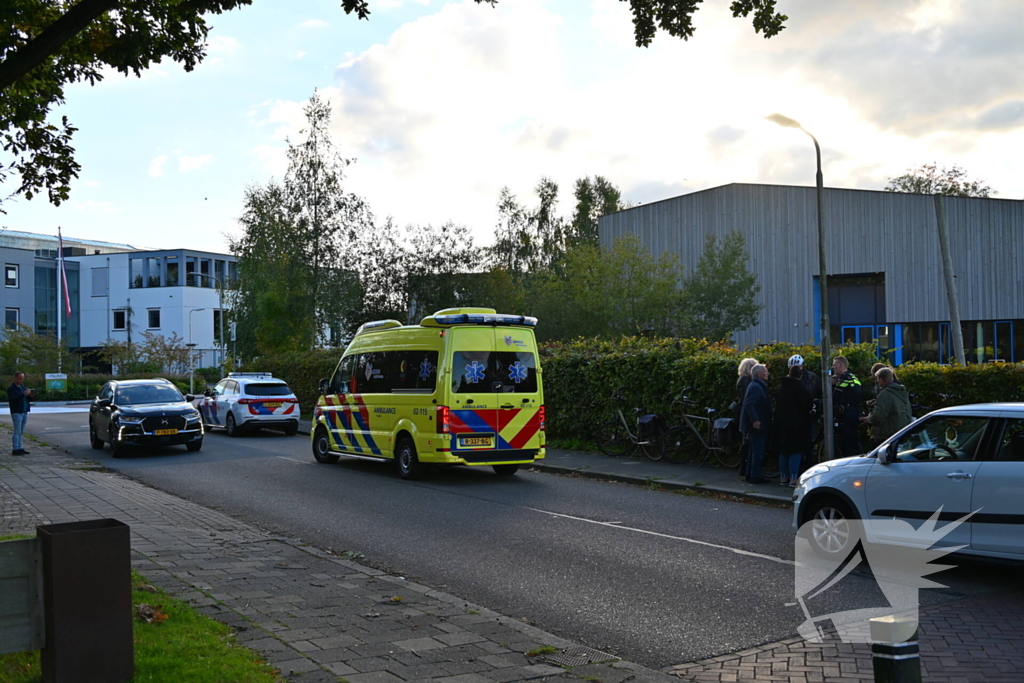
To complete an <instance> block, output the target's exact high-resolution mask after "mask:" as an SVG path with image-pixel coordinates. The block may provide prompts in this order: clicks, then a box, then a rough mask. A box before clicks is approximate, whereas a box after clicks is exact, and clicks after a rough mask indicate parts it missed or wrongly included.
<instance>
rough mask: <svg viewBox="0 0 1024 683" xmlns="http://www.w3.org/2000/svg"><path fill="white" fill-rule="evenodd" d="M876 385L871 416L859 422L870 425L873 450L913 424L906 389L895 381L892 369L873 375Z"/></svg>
mask: <svg viewBox="0 0 1024 683" xmlns="http://www.w3.org/2000/svg"><path fill="white" fill-rule="evenodd" d="M875 381H876V382H877V383H878V398H877V399H876V400H875V406H874V408H872V409H871V414H870V415H868V416H867V417H862V418H861V422H867V423H868V424H869V425H871V447H872V448H874V447H875V446H877V445H878V444H880V443H882V442H883V441H885V440H886V439H888V438H889V437H890V436H892V435H893V434H895V433H896V432H898V431H899V430H901V429H903V428H904V427H906V426H907V425H908V424H910V423H911V422H913V420H914V417H913V413H912V411H911V408H910V396H909V395H908V394H907V389H906V387H904V386H903V385H902V384H900V383H899V382H897V381H896V376H895V375H894V374H893V371H892V368H886V367H883V368H880V369H879V370H878V372H876V373H875Z"/></svg>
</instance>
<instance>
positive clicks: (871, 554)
mask: <svg viewBox="0 0 1024 683" xmlns="http://www.w3.org/2000/svg"><path fill="white" fill-rule="evenodd" d="M941 512H942V508H939V510H938V511H936V512H935V514H933V515H932V516H931V517H930V518H929V519H928V520H927V521H925V522H924V523H922V524H921V526H920V527H918V528H917V529H914V527H913V526H911V525H910V524H909V523H908V522H906V521H904V520H902V519H868V520H859V519H841V520H838V521H836V520H831V521H828V520H824V519H820V518H819V517H815V519H812V520H810V521H808V522H806V523H804V524H803V525H802V526H801V527H800V531H799V532H798V533H797V536H796V538H795V551H796V552H795V556H796V566H795V579H796V580H795V588H796V599H797V603H798V604H799V605H800V608H801V610H803V613H804V617H805V619H806V620H805V621H804V622H803V623H802V624H800V626H799V627H797V631H798V632H799V633H800V635H801V636H803V637H804V638H806V639H807V640H809V641H811V642H814V643H820V642H822V640H823V638H824V635H825V629H826V625H827V623H828V622H831V625H832V627H833V628H835V630H836V632H837V634H838V635H839V638H840V639H841V640H842V641H843V642H844V643H871V642H873V641H872V639H871V630H870V620H871V619H874V618H876V617H888V616H892V615H898V616H902V617H906V618H909V619H911V620H912V621H913V622H914V623H916V622H917V618H918V607H919V604H920V603H919V598H918V591H919V590H920V589H922V588H944V587H945V586H943V585H942V584H940V583H935V582H934V581H931V580H929V579H926V578H924V577H926V576H928V575H929V574H934V573H936V572H940V571H943V570H946V569H951V568H952V567H953V565H940V564H931V562H932V561H933V560H937V559H939V558H942V557H944V556H946V555H948V554H949V553H952V552H955V551H957V550H960V549H961V548H963V547H964V546H962V545H960V546H941V547H937V548H935V547H932V546H934V545H935V544H936V543H939V542H940V541H941V540H942V538H943V537H944V536H946V535H947V534H949V533H950V532H952V531H954V530H955V529H956V528H957V527H959V526H960V525H961V524H963V523H964V522H965V521H966V520H967V519H968V518H969V517H971V515H973V514H974V512H971V513H968V514H966V515H964V516H963V517H961V518H959V519H957V520H955V521H951V522H949V523H947V524H945V525H943V526H941V527H939V528H936V523H937V522H938V520H939V516H940V514H941ZM975 512H977V510H976V511H975ZM874 538H887V539H894V538H895V539H901V542H903V543H906V545H888V544H887V545H884V546H880V545H878V544H876V543H871V542H870V541H871V539H874ZM814 544H817V550H816V549H815V548H814V547H813V545H814ZM854 570H856V573H854Z"/></svg>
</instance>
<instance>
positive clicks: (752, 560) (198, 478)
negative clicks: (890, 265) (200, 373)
mask: <svg viewBox="0 0 1024 683" xmlns="http://www.w3.org/2000/svg"><path fill="white" fill-rule="evenodd" d="M3 419H4V420H6V421H8V422H9V420H10V418H9V417H8V416H4V418H3ZM28 431H29V432H30V433H32V434H34V435H36V436H38V437H39V438H41V439H43V440H44V441H46V442H47V443H50V444H53V445H58V446H62V447H65V448H67V449H68V450H70V451H72V452H73V453H75V454H76V455H78V456H82V457H91V458H93V459H95V460H98V461H99V462H101V463H102V464H103V465H105V466H106V467H108V468H110V469H113V470H117V471H120V472H122V473H124V474H125V475H127V476H130V477H132V478H135V479H137V480H139V481H142V482H145V483H147V484H149V485H152V486H155V487H157V488H159V489H162V490H164V491H168V492H171V493H174V494H177V495H179V496H183V497H185V498H187V499H189V500H192V501H195V502H198V503H200V504H203V505H206V506H210V507H215V508H217V509H220V510H222V511H224V512H227V513H228V514H231V515H234V516H237V517H239V518H242V519H245V520H246V521H249V522H252V523H255V524H257V525H259V526H261V527H263V528H266V529H268V530H270V531H273V532H275V533H279V534H282V535H287V536H289V537H294V538H300V539H302V540H304V541H306V542H308V543H311V544H313V545H316V546H319V547H322V548H327V549H331V550H334V551H337V552H341V551H351V552H354V553H361V554H362V555H364V556H365V560H364V561H368V562H370V563H371V564H373V565H375V566H378V567H382V568H386V569H388V570H390V571H394V572H397V573H399V574H401V575H404V576H407V577H409V578H413V579H415V580H418V581H421V582H423V583H426V584H429V585H433V586H435V587H438V588H443V589H444V590H446V591H448V592H450V593H453V594H455V595H459V596H462V597H464V598H466V599H467V600H471V601H473V602H476V603H479V604H482V605H486V606H487V607H490V608H492V609H495V610H497V611H499V612H502V613H505V614H508V615H510V616H513V617H517V618H521V619H525V620H527V621H529V622H530V623H532V624H535V625H537V626H539V627H540V628H543V629H545V630H548V631H550V632H552V633H555V634H557V635H559V636H561V637H564V638H568V639H571V640H574V641H577V642H580V643H583V644H586V645H589V646H591V647H595V648H598V649H601V650H604V651H607V652H612V653H615V654H617V655H619V656H622V657H625V658H627V659H630V660H633V661H636V662H639V663H642V664H644V665H646V666H650V667H657V668H660V667H664V666H668V665H672V664H678V663H682V662H688V661H692V660H694V659H699V658H703V657H710V656H715V655H719V654H723V653H728V652H734V651H736V650H741V649H745V648H748V647H752V646H755V645H759V644H763V643H766V642H771V641H775V640H780V639H783V638H788V637H791V636H793V635H795V634H796V630H797V626H798V625H799V624H800V623H801V622H802V621H803V620H804V614H803V612H802V611H801V609H800V607H799V606H798V605H797V604H796V601H795V599H794V595H793V593H794V589H793V581H794V579H793V557H794V547H793V542H794V541H793V537H792V534H791V532H790V515H791V513H790V512H789V511H788V510H782V509H776V508H770V507H761V506H756V505H750V504H744V503H733V502H727V501H721V500H716V499H712V498H704V497H696V496H686V495H681V494H679V493H671V492H664V491H653V490H648V489H645V488H641V487H635V486H626V485H622V484H614V483H604V482H598V481H592V480H587V479H577V478H572V477H565V476H557V475H550V474H541V473H535V472H524V471H521V472H520V473H519V474H518V475H516V476H514V477H498V476H495V475H494V474H493V472H492V471H491V470H490V469H489V468H488V469H473V470H470V469H468V468H457V469H449V470H443V471H438V472H435V473H433V474H432V475H431V476H429V477H428V478H427V479H425V480H423V481H419V482H407V481H403V480H401V479H399V478H398V476H397V475H396V474H395V472H394V470H393V468H392V467H390V466H388V465H380V464H374V463H363V462H358V461H350V460H342V461H341V462H339V463H337V464H334V465H320V464H317V463H316V462H315V461H314V460H313V456H312V453H311V450H310V447H309V441H308V439H307V438H305V437H301V436H296V437H285V436H283V435H281V434H278V433H272V432H263V433H257V434H253V435H247V436H243V437H241V438H237V439H231V438H229V437H227V436H226V435H225V434H223V433H222V432H212V433H208V434H207V436H206V440H205V444H204V446H203V450H202V451H200V452H198V453H189V452H187V451H186V450H185V448H184V447H183V446H178V447H173V448H164V449H158V450H156V451H153V452H148V453H141V452H140V453H137V454H131V455H130V456H129V457H125V458H121V459H117V460H115V459H113V458H112V457H111V455H110V450H109V448H104V449H103V450H102V451H94V450H91V449H90V448H89V445H88V433H87V432H88V416H87V414H86V413H84V412H79V413H42V412H33V414H32V417H31V418H30V421H29V429H28ZM1015 575H1016V572H1015V571H1014V572H1008V571H1006V567H1005V566H1002V565H998V564H988V563H979V562H967V563H966V564H963V563H962V566H960V567H958V568H957V569H955V570H952V571H948V572H945V573H943V574H941V575H938V577H936V578H939V579H940V580H941V581H942V582H944V583H947V584H948V585H949V586H950V588H947V589H942V590H935V589H932V590H926V591H923V592H922V596H921V598H922V603H925V604H927V603H932V602H937V601H945V600H950V599H957V598H960V597H963V596H966V595H971V594H975V593H980V592H985V591H990V590H1001V589H1005V588H1008V587H1011V586H1012V585H1014V583H1015V580H1014V579H1013V577H1014V576H1015ZM870 585H873V584H872V583H871V579H870V578H869V577H865V576H857V575H855V576H852V577H851V578H850V579H849V581H848V582H847V583H846V586H845V590H844V591H841V592H838V593H837V595H836V598H835V600H836V601H837V602H836V604H841V603H842V604H845V601H852V600H855V599H856V597H857V596H858V595H859V594H861V593H866V592H867V587H868V586H870Z"/></svg>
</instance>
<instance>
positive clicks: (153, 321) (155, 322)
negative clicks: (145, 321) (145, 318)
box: [149, 308, 160, 330]
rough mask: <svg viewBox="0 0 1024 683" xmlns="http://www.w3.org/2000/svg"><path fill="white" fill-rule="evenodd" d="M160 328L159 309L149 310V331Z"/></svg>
mask: <svg viewBox="0 0 1024 683" xmlns="http://www.w3.org/2000/svg"><path fill="white" fill-rule="evenodd" d="M159 328H160V309H159V308H151V309H149V329H151V330H156V329H159Z"/></svg>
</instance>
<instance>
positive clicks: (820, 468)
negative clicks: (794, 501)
mask: <svg viewBox="0 0 1024 683" xmlns="http://www.w3.org/2000/svg"><path fill="white" fill-rule="evenodd" d="M830 469H832V468H831V467H829V466H828V465H815V466H814V467H812V468H811V469H809V470H807V471H806V472H804V473H803V474H801V475H800V483H801V484H803V483H804V482H805V481H807V480H808V479H810V478H811V477H816V476H818V475H819V474H825V473H826V472H828V471H829V470H830Z"/></svg>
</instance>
